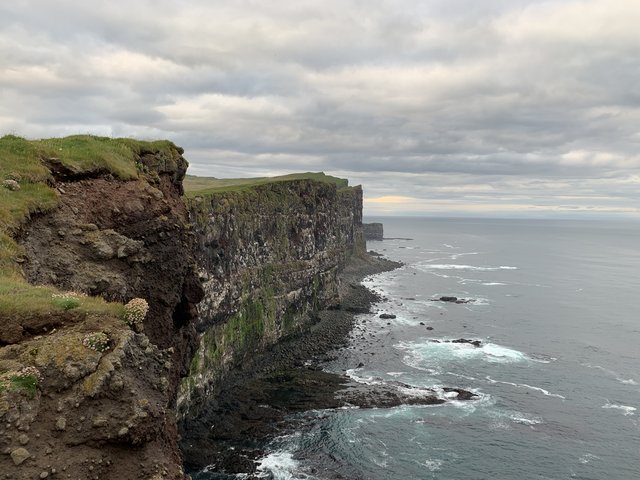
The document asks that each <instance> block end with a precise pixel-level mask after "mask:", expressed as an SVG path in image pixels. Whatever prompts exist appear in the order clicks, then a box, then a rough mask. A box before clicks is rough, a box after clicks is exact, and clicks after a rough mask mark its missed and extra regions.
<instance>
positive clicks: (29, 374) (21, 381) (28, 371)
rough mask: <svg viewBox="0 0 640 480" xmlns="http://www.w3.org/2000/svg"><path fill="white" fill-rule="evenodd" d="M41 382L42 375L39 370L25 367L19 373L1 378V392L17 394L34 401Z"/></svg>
mask: <svg viewBox="0 0 640 480" xmlns="http://www.w3.org/2000/svg"><path fill="white" fill-rule="evenodd" d="M41 380H42V375H41V374H40V371H39V370H38V369H37V368H35V367H25V368H23V369H21V370H20V371H18V372H12V373H9V374H5V375H3V377H2V378H0V392H5V391H9V392H17V393H20V394H22V395H25V396H26V397H28V398H29V399H34V398H35V396H36V393H37V390H38V383H39V382H40V381H41Z"/></svg>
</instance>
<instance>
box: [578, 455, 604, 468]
mask: <svg viewBox="0 0 640 480" xmlns="http://www.w3.org/2000/svg"><path fill="white" fill-rule="evenodd" d="M591 460H600V457H599V456H597V455H593V454H591V453H587V454H585V455H583V456H581V457H580V458H579V459H578V461H579V462H580V463H582V464H583V465H586V464H587V463H589V462H590V461H591Z"/></svg>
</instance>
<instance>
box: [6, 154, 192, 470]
mask: <svg viewBox="0 0 640 480" xmlns="http://www.w3.org/2000/svg"><path fill="white" fill-rule="evenodd" d="M181 153H182V151H181V149H179V148H178V147H175V146H172V147H171V148H170V149H169V150H167V149H162V150H160V149H150V150H148V151H142V152H140V154H139V156H138V158H137V159H136V163H137V164H138V165H139V168H140V169H141V171H143V172H144V173H143V174H141V175H140V176H139V178H138V179H133V180H128V181H123V180H116V179H114V178H113V177H112V176H111V175H110V174H108V173H105V172H104V171H102V170H98V171H95V172H93V171H89V172H85V173H84V174H80V173H78V172H77V171H74V170H72V169H69V168H63V167H62V166H61V164H60V163H59V162H58V163H56V162H54V163H55V165H57V168H52V170H51V171H52V177H53V178H52V182H53V186H54V187H55V188H56V191H57V196H58V204H57V207H56V208H54V209H53V210H51V211H50V212H48V213H46V214H41V215H36V216H34V217H32V219H31V221H30V222H29V223H28V224H27V225H26V226H25V227H23V229H22V230H21V232H20V235H19V237H18V240H19V243H20V245H21V247H22V252H23V253H22V254H21V257H20V262H21V265H22V268H23V271H24V273H25V276H26V278H27V280H28V281H29V282H30V283H32V284H35V285H43V286H51V287H56V288H58V289H61V290H63V291H70V292H72V293H70V294H54V296H55V295H58V296H59V297H61V298H59V301H61V302H67V303H63V304H62V305H63V309H64V311H63V312H62V313H59V314H51V313H46V314H40V313H38V311H37V310H36V309H35V306H34V309H33V312H32V313H29V309H28V306H27V307H25V312H23V313H22V314H20V315H18V314H16V315H10V316H7V318H6V319H5V318H3V319H2V321H3V328H2V335H1V336H0V337H1V338H0V342H1V343H0V345H2V344H4V345H5V346H4V347H2V348H0V375H2V374H4V375H5V377H4V381H3V382H2V383H0V387H2V385H4V390H5V391H4V393H3V395H2V399H1V401H0V419H1V420H2V421H1V423H2V427H0V448H1V449H2V450H3V451H4V452H5V453H7V455H3V456H1V457H0V471H2V472H6V474H7V475H8V477H7V478H14V479H23V478H24V479H27V478H29V479H30V478H37V477H38V476H39V475H44V474H45V473H46V474H47V475H51V476H53V477H54V478H55V475H56V474H59V475H62V476H63V477H64V478H67V477H68V478H101V479H152V478H153V479H155V478H163V479H183V478H184V474H183V471H182V465H181V456H180V452H179V449H178V447H177V428H176V422H175V415H174V409H175V399H176V391H177V387H178V382H179V378H180V375H184V374H186V372H187V367H188V363H189V360H190V358H191V356H192V353H193V349H194V347H195V345H196V342H197V340H196V337H197V335H196V331H195V328H194V323H195V315H196V313H197V312H196V309H195V304H196V303H197V302H198V301H200V300H201V298H202V294H203V292H202V289H201V287H200V286H199V280H198V277H197V275H196V270H195V262H194V260H195V259H194V255H193V253H194V245H195V238H194V235H193V229H192V225H191V223H190V219H189V212H188V210H187V208H186V205H185V204H184V201H183V198H182V196H181V195H182V193H183V191H182V182H181V181H182V177H183V176H184V173H185V171H186V168H187V162H186V161H185V160H184V158H183V157H182V155H181ZM49 163H51V162H49ZM46 288H50V287H45V289H46ZM85 295H86V297H85ZM94 296H98V297H101V298H103V299H105V300H108V301H113V302H120V303H125V302H126V301H128V300H130V299H132V298H134V297H141V298H144V299H146V300H147V301H148V304H149V306H150V310H149V312H148V314H147V316H146V318H145V320H144V333H134V332H133V331H132V330H131V329H130V328H129V327H128V326H127V325H126V324H125V323H124V322H123V320H122V318H120V315H118V314H117V310H118V309H117V305H114V307H112V308H111V310H110V311H109V310H105V313H103V314H95V313H93V312H92V311H90V310H87V309H86V308H85V307H84V306H83V305H84V303H86V302H89V301H93V300H92V297H94ZM67 308H68V310H67ZM114 308H115V309H114ZM120 308H122V307H120ZM7 332H10V333H11V334H10V335H9V334H8V333H7ZM98 332H99V333H101V334H104V335H105V338H107V339H108V344H107V345H106V347H105V349H104V350H103V351H99V350H96V349H92V348H89V346H88V345H89V344H88V343H87V341H86V339H87V337H88V336H90V335H95V334H96V333H98ZM24 365H30V367H28V368H35V370H33V372H36V373H34V375H20V374H18V375H17V376H16V374H15V373H14V374H11V372H15V371H18V372H19V370H18V369H19V368H22V367H23V366H24ZM30 372H31V371H30ZM35 375H37V376H40V377H41V378H36V376H35ZM0 380H2V379H0ZM29 382H33V384H31V385H30V384H29ZM36 384H37V387H36ZM2 390H3V388H0V392H2ZM40 478H44V477H40Z"/></svg>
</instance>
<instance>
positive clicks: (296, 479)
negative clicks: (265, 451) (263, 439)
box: [257, 450, 313, 480]
mask: <svg viewBox="0 0 640 480" xmlns="http://www.w3.org/2000/svg"><path fill="white" fill-rule="evenodd" d="M298 470H299V464H298V462H297V461H296V460H295V459H294V458H293V455H292V454H291V452H287V451H283V450H281V451H277V452H273V453H271V454H269V455H267V456H266V457H264V458H262V459H261V460H260V461H259V463H258V467H257V471H258V476H259V478H273V479H274V480H303V479H304V480H307V479H309V480H310V479H312V478H313V477H311V476H309V475H306V474H304V473H302V472H299V471H298Z"/></svg>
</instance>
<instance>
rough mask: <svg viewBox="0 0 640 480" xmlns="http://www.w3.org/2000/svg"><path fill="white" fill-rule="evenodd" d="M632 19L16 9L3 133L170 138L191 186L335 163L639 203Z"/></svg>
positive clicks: (554, 196) (521, 3)
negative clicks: (196, 177)
mask: <svg viewBox="0 0 640 480" xmlns="http://www.w3.org/2000/svg"><path fill="white" fill-rule="evenodd" d="M639 21H640V14H639V12H638V9H637V7H636V6H635V2H633V1H632V0H628V1H626V0H620V1H619V2H615V4H611V2H606V1H604V0H589V1H577V0H576V1H574V0H556V1H549V2H535V1H533V0H530V1H529V0H509V1H504V0H484V1H482V2H478V1H476V0H463V1H458V2H451V1H445V0H430V1H425V2H418V1H416V0H395V1H391V0H381V1H378V2H364V1H362V0H348V1H345V0H340V1H339V0H328V1H326V2H317V1H312V0H300V1H299V2H295V3H293V4H292V3H291V2H279V1H276V2H262V1H257V0H242V1H234V2H226V1H220V2H215V3H212V2H208V1H204V0H189V1H177V0H162V1H150V0H148V1H142V2H129V3H127V6H126V8H123V3H122V2H117V1H114V2H94V3H78V2H76V1H71V0H61V1H58V2H49V1H45V0H26V1H22V2H11V3H6V4H5V5H3V6H2V7H0V27H1V28H2V34H0V56H2V58H3V64H2V66H0V88H1V90H0V100H1V101H0V130H2V131H6V132H14V133H18V134H23V135H28V136H50V135H59V134H66V133H75V132H74V130H78V129H80V131H81V133H83V132H93V133H99V134H108V135H123V136H145V137H168V138H171V139H172V140H174V141H176V142H177V143H179V144H182V146H183V147H184V148H185V149H186V151H187V157H188V158H189V159H190V161H191V164H192V171H193V172H195V173H198V174H203V175H204V174H211V175H218V176H237V175H249V176H252V175H263V174H277V173H284V172H287V171H297V170H326V171H329V172H334V173H338V174H344V175H347V176H350V177H352V178H353V179H354V181H362V182H364V183H365V188H366V192H367V196H368V197H370V198H374V197H376V196H408V197H415V198H419V199H423V200H425V201H426V200H427V199H429V198H432V199H436V200H438V201H442V202H444V200H447V201H449V202H453V203H456V205H459V207H456V208H460V209H462V210H464V205H465V204H468V205H471V204H473V203H474V202H475V203H483V202H485V203H487V204H489V203H500V202H505V203H506V202H509V201H510V200H508V199H514V198H521V199H522V200H523V201H525V200H526V201H528V202H537V203H536V204H537V205H545V206H549V208H550V211H551V207H553V206H554V205H557V206H562V207H563V208H564V207H566V208H567V209H569V208H573V207H575V206H576V205H577V206H578V207H580V206H581V205H582V206H585V205H586V206H588V205H592V206H595V207H597V206H598V205H601V206H603V205H616V206H620V207H622V206H624V205H628V206H630V208H632V207H633V205H637V204H638V203H637V201H638V196H637V193H636V192H637V191H638V190H639V189H638V186H639V185H640V183H639V182H638V180H637V178H638V176H639V172H640V156H638V152H639V151H640V149H639V148H638V146H639V144H640V129H639V128H638V127H637V125H639V124H640V108H639V107H640V87H639V85H640V82H638V71H639V69H640V58H639V57H638V56H637V51H638V50H639V49H640V37H638V35H637V33H636V32H637V23H638V22H639ZM554 182H555V183H554ZM558 182H559V183H558ZM554 184H562V185H563V187H562V188H557V187H554V186H553V185H554ZM473 185H477V186H479V187H477V188H476V190H477V191H476V192H475V193H474V192H473ZM442 187H448V189H447V188H442ZM567 192H570V193H571V194H572V200H571V201H572V202H574V203H571V202H569V203H567V202H565V200H563V198H565V199H566V197H567V196H566V193H567ZM563 194H565V195H564V197H563V196H562V195H563ZM573 197H580V198H582V199H584V201H583V202H581V201H579V199H577V198H573ZM416 208H417V207H416ZM442 208H445V207H442ZM452 208H453V207H452Z"/></svg>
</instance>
